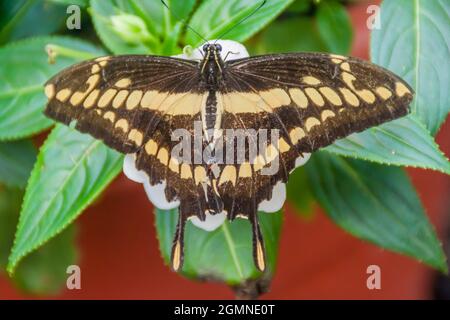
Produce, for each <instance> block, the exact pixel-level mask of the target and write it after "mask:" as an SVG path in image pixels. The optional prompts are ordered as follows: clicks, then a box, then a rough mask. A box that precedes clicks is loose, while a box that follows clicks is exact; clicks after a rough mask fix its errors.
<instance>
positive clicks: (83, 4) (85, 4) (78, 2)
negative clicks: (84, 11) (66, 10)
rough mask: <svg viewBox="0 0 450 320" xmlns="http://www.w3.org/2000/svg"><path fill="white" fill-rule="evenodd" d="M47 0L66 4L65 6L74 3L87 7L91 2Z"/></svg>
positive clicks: (81, 0)
mask: <svg viewBox="0 0 450 320" xmlns="http://www.w3.org/2000/svg"><path fill="white" fill-rule="evenodd" d="M47 1H50V2H54V3H56V4H61V5H65V6H70V5H72V4H74V5H77V6H79V7H81V8H86V7H87V6H88V4H89V0H47Z"/></svg>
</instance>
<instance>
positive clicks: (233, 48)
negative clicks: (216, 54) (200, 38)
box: [175, 39, 249, 61]
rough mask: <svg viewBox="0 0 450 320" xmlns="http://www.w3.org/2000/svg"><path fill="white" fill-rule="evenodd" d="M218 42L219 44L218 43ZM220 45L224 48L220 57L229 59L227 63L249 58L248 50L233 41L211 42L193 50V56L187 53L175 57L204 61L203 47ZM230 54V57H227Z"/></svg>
mask: <svg viewBox="0 0 450 320" xmlns="http://www.w3.org/2000/svg"><path fill="white" fill-rule="evenodd" d="M216 41H217V42H216ZM214 42H216V43H218V44H220V45H221V46H222V51H221V52H220V55H221V57H222V59H224V60H225V57H226V58H227V59H226V61H230V60H236V59H240V58H247V57H249V54H248V51H247V49H246V48H245V47H244V46H243V45H242V44H240V43H239V42H236V41H233V40H215V39H213V40H209V41H208V42H205V43H202V44H201V45H200V46H199V47H197V48H195V49H191V50H192V51H191V54H188V53H187V52H186V51H185V52H183V53H182V54H179V55H177V56H175V57H177V58H182V59H189V60H202V59H203V45H204V44H206V43H214ZM227 54H228V56H227Z"/></svg>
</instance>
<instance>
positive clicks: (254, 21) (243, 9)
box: [186, 0, 293, 46]
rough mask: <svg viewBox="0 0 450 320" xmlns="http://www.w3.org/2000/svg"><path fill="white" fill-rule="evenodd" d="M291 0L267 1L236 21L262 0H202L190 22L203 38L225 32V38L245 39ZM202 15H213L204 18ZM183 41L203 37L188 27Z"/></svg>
mask: <svg viewBox="0 0 450 320" xmlns="http://www.w3.org/2000/svg"><path fill="white" fill-rule="evenodd" d="M292 2H293V0H277V1H267V2H266V4H265V6H263V7H262V8H261V9H260V10H258V11H257V12H256V13H255V14H253V15H252V16H251V17H249V18H248V19H246V20H245V21H244V22H243V23H241V24H239V25H236V24H237V23H238V22H239V21H240V20H241V19H244V18H245V17H247V16H248V15H249V14H250V13H252V12H254V11H255V9H256V8H257V7H259V6H260V5H261V3H262V1H261V0H258V1H255V0H228V1H216V0H204V1H203V2H202V4H201V6H200V7H199V8H198V10H197V11H196V12H195V13H194V15H193V17H192V19H191V22H190V24H191V26H192V28H194V29H195V30H196V31H197V32H199V33H200V34H201V35H202V36H203V37H204V38H206V39H216V38H217V37H219V36H220V35H222V34H223V33H224V32H227V31H228V30H230V29H231V28H232V29H231V30H230V32H227V34H226V37H225V38H226V39H231V40H236V41H240V42H242V41H245V40H247V39H248V38H250V37H251V36H252V35H254V34H255V33H256V32H258V31H259V30H261V29H262V28H263V27H265V26H266V25H267V24H268V23H269V22H271V21H272V20H273V19H275V18H276V16H277V15H279V14H280V13H281V12H282V11H283V10H284V9H285V8H286V7H287V6H289V5H290V4H291V3H292ZM205 17H213V18H212V19H205ZM186 41H187V43H188V44H191V45H192V46H196V45H198V44H200V43H201V42H202V41H203V40H202V39H199V37H198V36H197V35H196V34H194V33H193V32H192V31H191V30H188V32H187V35H186Z"/></svg>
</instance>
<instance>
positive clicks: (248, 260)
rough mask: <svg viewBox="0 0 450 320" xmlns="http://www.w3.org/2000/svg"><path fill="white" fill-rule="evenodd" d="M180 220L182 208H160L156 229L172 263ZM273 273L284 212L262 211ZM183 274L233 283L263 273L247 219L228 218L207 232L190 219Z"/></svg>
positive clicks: (166, 256) (260, 218)
mask: <svg viewBox="0 0 450 320" xmlns="http://www.w3.org/2000/svg"><path fill="white" fill-rule="evenodd" d="M177 221H178V210H170V211H164V210H156V230H157V232H158V239H159V246H160V250H161V253H162V256H163V258H164V261H165V262H166V263H167V264H169V261H170V252H171V248H172V240H173V239H172V238H173V234H174V233H175V227H176V224H177ZM259 221H260V224H261V231H262V233H263V237H264V241H265V246H266V254H267V264H268V266H267V268H268V272H269V274H272V273H273V272H274V269H275V262H276V258H277V253H278V241H279V237H280V230H281V223H282V215H281V213H280V212H278V213H259ZM181 272H182V274H184V275H185V276H187V277H190V278H197V279H210V280H215V281H224V282H226V283H228V284H230V285H236V284H240V283H243V282H244V281H245V280H248V279H253V278H256V277H259V276H261V272H259V271H258V270H257V269H256V267H255V266H254V264H253V257H252V233H251V227H250V223H249V222H248V221H247V220H242V219H237V220H236V221H233V222H232V223H230V222H228V221H225V222H224V224H222V225H221V226H220V227H219V228H218V229H216V230H214V231H212V232H207V231H204V230H202V229H199V228H197V227H196V226H194V225H193V224H192V223H191V222H190V221H189V222H188V223H187V225H186V231H185V256H184V265H183V269H182V271H181Z"/></svg>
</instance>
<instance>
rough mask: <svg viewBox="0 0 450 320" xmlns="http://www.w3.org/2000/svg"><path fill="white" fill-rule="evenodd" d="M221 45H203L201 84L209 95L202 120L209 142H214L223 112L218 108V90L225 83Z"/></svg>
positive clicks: (200, 67) (203, 109)
mask: <svg viewBox="0 0 450 320" xmlns="http://www.w3.org/2000/svg"><path fill="white" fill-rule="evenodd" d="M220 50H221V47H220V45H216V44H206V45H205V46H204V47H203V51H204V58H203V60H202V61H201V62H200V65H199V69H200V77H201V82H202V83H201V86H202V87H204V89H205V91H207V93H208V95H207V98H206V101H205V103H204V106H203V108H202V122H203V129H204V131H205V136H206V139H207V140H208V142H212V141H213V139H214V137H215V136H216V134H215V131H217V130H218V129H219V128H220V125H221V123H220V121H221V112H222V110H218V109H217V95H216V92H217V91H219V90H220V87H221V84H222V83H223V70H224V62H223V60H222V58H221V56H220Z"/></svg>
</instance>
